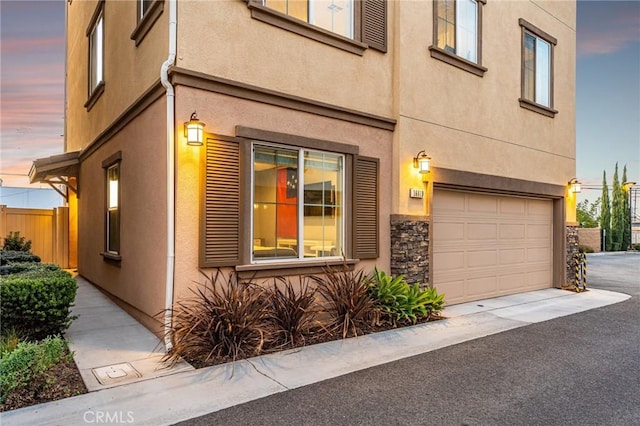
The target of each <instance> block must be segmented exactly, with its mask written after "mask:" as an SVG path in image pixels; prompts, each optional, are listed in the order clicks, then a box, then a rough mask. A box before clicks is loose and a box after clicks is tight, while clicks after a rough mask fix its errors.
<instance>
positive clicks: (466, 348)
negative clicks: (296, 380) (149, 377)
mask: <svg viewBox="0 0 640 426" xmlns="http://www.w3.org/2000/svg"><path fill="white" fill-rule="evenodd" d="M588 278H589V283H588V284H589V286H590V287H593V288H599V289H606V290H612V291H617V292H621V293H627V294H630V295H632V296H633V297H632V298H631V299H629V300H627V301H625V302H622V303H618V304H615V305H610V306H607V307H603V308H600V309H594V310H591V311H587V312H583V313H580V314H576V315H571V316H568V317H562V318H558V319H554V320H551V321H547V322H543V323H538V324H534V325H530V326H526V327H521V328H517V329H515V330H511V331H507V332H504V333H500V334H496V335H492V336H489V337H485V338H482V339H478V340H474V341H470V342H466V343H462V344H459V345H455V346H450V347H447V348H444V349H441V350H437V351H433V352H429V353H426V354H422V355H418V356H415V357H411V358H407V359H404V360H400V361H396V362H392V363H389V364H385V365H382V366H378V367H374V368H370V369H367V370H362V371H358V372H355V373H352V374H349V375H346V376H342V377H338V378H335V379H331V380H327V381H324V382H320V383H316V384H313V385H310V386H306V387H303V388H299V389H294V390H291V391H287V392H284V393H280V394H275V395H272V396H269V397H266V398H262V399H259V400H256V401H252V402H249V403H246V404H241V405H238V406H235V407H231V408H228V409H226V410H222V411H218V412H216V413H212V414H209V415H206V416H202V417H199V418H196V419H192V420H189V421H187V422H184V423H181V424H184V425H225V426H227V425H243V426H244V425H563V426H564V425H581V426H583V425H599V426H600V425H621V426H629V425H640V254H624V255H604V256H589V258H588Z"/></svg>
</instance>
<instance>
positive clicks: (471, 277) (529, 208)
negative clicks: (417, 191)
mask: <svg viewBox="0 0 640 426" xmlns="http://www.w3.org/2000/svg"><path fill="white" fill-rule="evenodd" d="M552 220H553V204H552V201H551V200H539V199H530V198H519V197H509V196H501V195H487V194H477V193H470V192H458V191H449V190H441V189H436V190H435V191H434V198H433V240H432V241H433V263H432V267H433V283H434V285H435V287H436V288H437V289H438V291H439V292H442V293H445V294H446V301H447V303H448V304H453V303H462V302H469V301H472V300H478V299H484V298H488V297H495V296H503V295H507V294H513V293H519V292H523V291H530V290H537V289H541V288H547V287H551V283H552V279H551V275H552V266H551V264H552V251H553V250H552Z"/></svg>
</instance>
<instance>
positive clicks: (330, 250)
mask: <svg viewBox="0 0 640 426" xmlns="http://www.w3.org/2000/svg"><path fill="white" fill-rule="evenodd" d="M343 198H344V156H343V155H340V154H333V153H327V152H321V151H312V150H307V149H290V148H285V147H278V146H269V145H258V144H256V145H254V147H253V217H252V225H253V227H252V228H253V235H252V241H253V247H252V260H253V261H263V260H275V259H278V260H282V259H305V258H319V257H336V256H341V255H342V253H343V252H344V242H343V240H344V226H345V224H344V222H345V220H344V200H343Z"/></svg>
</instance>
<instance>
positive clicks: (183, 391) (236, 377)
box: [0, 289, 630, 425]
mask: <svg viewBox="0 0 640 426" xmlns="http://www.w3.org/2000/svg"><path fill="white" fill-rule="evenodd" d="M629 297H630V296H628V295H626V294H621V293H614V292H609V291H604V290H590V291H588V292H586V293H573V292H569V291H564V290H558V289H546V290H540V291H534V292H529V293H523V294H518V295H513V296H505V297H500V298H495V299H487V300H482V301H476V302H472V303H465V304H461V305H455V306H452V307H449V308H447V309H446V310H445V311H444V315H445V316H446V317H447V319H445V320H441V321H436V322H431V323H426V324H419V325H416V326H413V327H407V328H403V329H397V330H389V331H385V332H381V333H377V334H372V335H367V336H361V337H357V338H353V339H347V340H341V341H333V342H327V343H322V344H318V345H313V346H307V347H304V348H298V349H293V350H289V351H284V352H280V353H277V354H271V355H265V356H260V357H256V358H252V359H249V360H243V361H238V362H236V363H234V364H224V365H218V366H214V367H209V368H203V369H200V370H190V371H182V372H178V373H173V374H169V375H166V376H163V377H158V378H155V379H153V380H144V379H143V380H141V381H137V382H134V383H128V384H124V385H120V386H115V387H111V388H107V389H103V390H98V391H94V392H90V393H88V394H85V395H79V396H76V397H73V398H68V399H64V400H60V401H55V402H50V403H46V404H40V405H36V406H32V407H26V408H22V409H19V410H14V411H9V412H6V413H2V415H1V416H0V420H1V421H2V423H3V424H8V425H9V424H10V425H34V424H38V425H78V424H86V423H109V422H111V423H114V422H118V423H130V424H136V425H164V424H173V423H176V422H179V421H182V420H186V419H190V418H193V417H196V416H201V415H204V414H207V413H211V412H214V411H218V410H221V409H224V408H227V407H230V406H234V405H237V404H241V403H244V402H247V401H251V400H255V399H258V398H262V397H265V396H268V395H271V394H274V393H278V392H284V391H286V390H289V389H294V388H297V387H301V386H305V385H309V384H312V383H316V382H319V381H323V380H326V379H330V378H333V377H337V376H340V375H344V374H348V373H350V372H353V371H357V370H361V369H365V368H368V367H373V366H377V365H381V364H384V363H388V362H391V361H395V360H398V359H401V358H406V357H409V356H412V355H417V354H421V353H425V352H429V351H433V350H436V349H439V348H443V347H446V346H450V345H454V344H457V343H461V342H465V341H468V340H473V339H477V338H480V337H484V336H488V335H491V334H496V333H500V332H502V331H506V330H511V329H514V328H518V327H523V326H526V325H529V324H533V323H537V322H541V321H547V320H550V319H553V318H558V317H561V316H565V315H571V314H574V313H578V312H582V311H585V310H589V309H594V308H598V307H602V306H607V305H610V304H613V303H618V302H622V301H624V300H626V299H628V298H629ZM81 304H82V303H79V307H78V309H81V308H80V305H81ZM95 312H96V314H97V312H98V310H97V309H95ZM103 312H104V313H105V314H106V313H107V311H106V310H104V311H103ZM111 314H113V312H111V313H109V314H108V315H107V316H109V315H111ZM78 322H79V323H80V322H82V321H81V320H80V319H79V320H78ZM126 324H128V325H127V326H131V327H133V326H134V325H132V324H129V323H126ZM79 327H80V325H79ZM140 327H142V326H140ZM107 330H109V329H105V330H103V331H102V333H105V334H109V332H108V331H107ZM112 330H113V333H119V331H118V330H120V328H119V327H114V328H113V329H112ZM78 332H80V330H78ZM94 332H96V333H97V330H94ZM118 335H120V334H116V335H112V336H111V337H107V336H106V335H105V339H108V338H109V339H110V338H114V339H115V337H114V336H118ZM76 336H79V334H76ZM75 339H77V338H75ZM76 343H77V340H76ZM124 346H125V345H122V347H124ZM148 347H150V346H146V347H145V348H148ZM85 349H88V348H85ZM88 353H89V352H87V358H86V359H89V355H88ZM77 355H78V356H79V355H80V354H79V353H78V354H77ZM138 355H140V353H138ZM138 355H134V358H135V357H137V356H138ZM131 361H134V360H133V359H131ZM80 362H81V363H82V362H83V361H80ZM86 367H88V366H86ZM85 369H86V368H85ZM107 420H109V421H107Z"/></svg>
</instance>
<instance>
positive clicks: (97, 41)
mask: <svg viewBox="0 0 640 426" xmlns="http://www.w3.org/2000/svg"><path fill="white" fill-rule="evenodd" d="M89 56H90V61H89V63H90V65H89V69H90V71H89V95H91V94H92V93H93V92H94V90H96V88H97V87H98V85H99V84H100V83H102V81H103V72H104V63H103V61H104V17H103V16H102V12H101V13H100V16H99V17H98V20H97V21H96V24H95V25H94V27H93V30H92V31H91V35H90V37H89Z"/></svg>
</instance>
